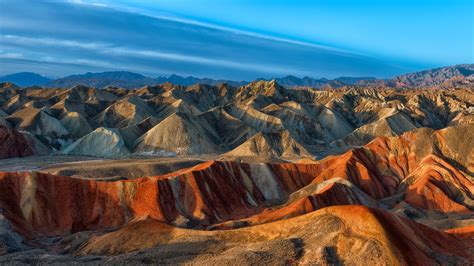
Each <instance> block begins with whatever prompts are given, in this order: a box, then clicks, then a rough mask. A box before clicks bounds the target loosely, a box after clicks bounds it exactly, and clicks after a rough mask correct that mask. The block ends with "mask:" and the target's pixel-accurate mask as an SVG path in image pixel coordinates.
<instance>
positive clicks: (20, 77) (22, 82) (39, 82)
mask: <svg viewBox="0 0 474 266" xmlns="http://www.w3.org/2000/svg"><path fill="white" fill-rule="evenodd" d="M51 81H53V80H52V79H49V78H47V77H45V76H42V75H40V74H36V73H32V72H20V73H15V74H10V75H6V76H3V77H0V82H11V83H14V84H16V85H18V86H21V87H29V86H43V85H46V84H47V83H49V82H51Z"/></svg>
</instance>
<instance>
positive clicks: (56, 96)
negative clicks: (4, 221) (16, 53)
mask: <svg viewBox="0 0 474 266" xmlns="http://www.w3.org/2000/svg"><path fill="white" fill-rule="evenodd" d="M5 86H6V85H5ZM473 102H474V92H473V90H472V88H460V89H447V90H431V89H418V90H412V91H406V90H398V89H387V88H383V89H373V88H361V87H344V88H341V89H337V90H332V89H331V90H314V89H310V88H306V89H286V88H284V87H282V86H280V85H279V84H278V83H277V82H275V81H270V82H267V81H256V82H252V83H249V84H247V85H245V86H242V87H239V88H235V87H232V86H229V85H219V86H210V85H193V86H189V87H183V86H174V85H171V84H165V85H159V86H154V87H143V88H141V89H138V90H123V89H113V88H109V89H107V90H97V89H93V88H88V87H83V86H76V87H73V88H69V89H41V88H28V89H19V88H17V87H14V86H13V87H5V88H3V89H2V94H1V95H0V111H1V112H0V118H1V120H0V122H1V124H2V125H4V126H8V127H11V128H13V129H16V130H22V131H25V132H27V133H29V134H30V135H32V136H33V137H34V138H32V139H35V140H36V141H37V142H39V143H33V144H34V145H36V146H38V145H39V146H45V147H47V148H48V149H49V150H50V151H51V152H53V153H68V152H67V151H69V150H71V149H72V148H68V146H70V145H72V144H73V143H74V142H77V141H78V140H79V139H81V138H84V137H86V135H88V134H91V133H92V132H93V131H94V130H96V129H98V128H109V129H111V130H114V131H115V133H114V134H115V135H116V137H117V138H118V139H122V140H123V142H124V144H125V148H126V149H127V151H128V153H132V154H139V155H168V156H170V155H180V156H187V155H197V154H210V155H219V154H226V155H228V156H230V157H264V158H297V157H302V156H304V157H316V158H322V157H325V156H327V155H328V154H334V153H341V152H343V151H345V150H348V149H350V148H352V147H356V146H360V145H364V144H366V143H368V142H369V141H371V140H373V139H374V138H376V137H378V136H398V135H400V134H403V133H404V132H407V131H411V130H414V129H417V128H421V127H428V128H433V129H441V128H444V127H447V126H455V125H467V124H470V123H472V122H473V121H474V109H473V108H474V104H473ZM94 137H97V138H98V137H99V135H98V134H92V135H90V136H89V138H94ZM91 141H92V140H91ZM109 147H110V148H112V147H113V146H109ZM43 150H44V149H43ZM64 151H66V152H64ZM95 151H96V149H90V150H88V151H87V149H86V150H85V151H84V152H82V153H81V154H83V155H90V156H106V157H111V156H115V155H119V154H121V153H119V154H116V153H115V152H114V151H112V150H108V147H103V149H101V153H100V154H97V153H96V152H95Z"/></svg>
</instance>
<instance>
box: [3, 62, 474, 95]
mask: <svg viewBox="0 0 474 266" xmlns="http://www.w3.org/2000/svg"><path fill="white" fill-rule="evenodd" d="M466 78H467V79H469V80H474V64H464V65H455V66H448V67H442V68H436V69H430V70H425V71H420V72H415V73H409V74H404V75H400V76H397V77H394V78H392V79H377V78H374V77H339V78H336V79H326V78H321V79H316V78H311V77H303V78H298V77H295V76H291V75H290V76H286V77H282V78H273V79H274V80H275V81H276V82H277V83H278V84H280V85H282V86H284V87H313V88H322V87H332V88H340V87H343V86H346V85H361V86H368V85H369V86H377V85H383V86H389V87H421V86H424V87H426V86H436V85H440V84H442V83H444V82H447V81H450V80H452V79H456V80H457V81H459V79H461V80H462V79H466ZM257 80H267V81H268V80H272V79H257ZM0 82H11V83H14V84H16V85H18V86H21V87H28V86H43V87H72V86H75V85H85V86H88V87H95V88H104V87H107V86H114V87H122V88H127V89H133V88H140V87H143V86H146V85H156V84H162V83H166V82H169V83H172V84H176V85H183V86H189V85H193V84H197V83H199V84H208V85H217V84H220V83H227V84H229V85H231V86H235V87H239V86H243V85H246V84H248V83H249V81H235V80H217V79H211V78H197V77H192V76H189V77H182V76H178V75H174V74H173V75H171V76H169V77H158V78H151V77H146V76H144V75H141V74H137V73H133V72H127V71H110V72H102V73H91V72H88V73H85V74H79V75H71V76H67V77H64V78H59V79H55V80H52V79H49V78H47V77H44V76H42V75H39V74H36V73H31V72H21V73H15V74H11V75H6V76H3V77H0Z"/></svg>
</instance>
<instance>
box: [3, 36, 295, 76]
mask: <svg viewBox="0 0 474 266" xmlns="http://www.w3.org/2000/svg"><path fill="white" fill-rule="evenodd" d="M0 42H2V43H10V44H15V45H28V46H36V47H37V46H39V45H43V46H49V47H51V46H55V47H59V48H73V49H83V50H88V51H92V52H95V53H100V54H104V55H113V56H129V57H136V58H146V59H150V58H159V59H165V60H171V61H179V62H185V63H196V64H204V65H210V66H220V67H227V68H233V69H246V70H249V69H250V70H255V71H258V72H270V71H271V72H277V73H281V74H285V73H287V72H288V71H289V69H288V68H285V67H279V66H276V65H266V64H255V63H253V62H238V61H232V60H225V59H220V58H210V57H202V56H194V55H187V54H182V53H172V52H163V51H159V50H158V49H157V50H145V49H133V48H127V47H120V46H116V45H114V44H111V43H84V42H81V41H78V40H61V39H54V38H32V37H25V36H17V35H0ZM10 55H11V56H13V55H15V54H10ZM10 58H14V57H10ZM82 61H83V62H85V61H84V59H82ZM89 61H90V62H92V61H93V60H89ZM96 62H97V61H96ZM102 66H103V65H102ZM110 66H112V64H109V65H107V67H110ZM293 71H294V70H293ZM298 71H300V72H301V71H302V70H298Z"/></svg>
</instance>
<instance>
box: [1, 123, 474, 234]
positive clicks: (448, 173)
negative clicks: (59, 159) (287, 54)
mask: <svg viewBox="0 0 474 266" xmlns="http://www.w3.org/2000/svg"><path fill="white" fill-rule="evenodd" d="M442 134H444V133H443V132H441V133H440V132H436V133H430V135H429V136H430V137H431V138H436V139H441V137H442ZM419 137H420V136H419V134H418V133H416V134H415V133H407V134H404V135H403V136H401V137H389V138H378V139H376V140H374V141H373V142H371V143H369V144H368V145H367V146H365V147H362V148H357V149H354V150H352V151H349V152H347V153H345V154H343V155H340V156H334V157H330V158H327V159H325V160H322V161H319V162H315V163H313V164H296V163H281V164H246V163H237V162H230V161H209V162H206V163H203V164H199V165H197V166H194V167H192V168H188V169H183V170H179V171H177V172H174V173H170V174H166V175H162V176H155V177H146V178H139V179H134V180H125V181H123V180H121V181H114V182H106V181H95V180H86V179H78V178H71V177H63V176H54V175H49V174H43V173H34V172H32V173H27V172H23V173H1V174H0V207H1V208H2V209H3V210H4V214H5V216H6V217H7V218H9V219H10V220H11V221H13V225H14V226H15V227H16V228H17V230H19V231H22V232H34V233H40V234H47V235H54V234H63V233H67V232H77V231H81V230H87V229H102V228H109V227H119V226H121V225H123V224H125V223H127V222H128V221H130V220H134V219H144V218H147V217H149V218H153V219H156V220H158V221H163V222H166V223H169V224H173V225H177V226H180V227H198V228H205V227H207V226H218V227H220V226H223V227H228V226H231V227H235V226H238V224H240V225H241V224H242V223H233V222H231V224H230V225H229V223H226V222H228V221H234V222H245V224H247V223H250V224H258V223H262V222H270V221H274V220H279V219H282V218H287V217H293V216H297V215H301V214H304V213H307V212H311V211H313V210H316V209H320V208H323V207H327V206H332V205H347V204H358V205H360V204H362V205H366V206H370V207H377V206H378V204H379V203H378V200H381V199H384V198H388V197H392V196H395V195H398V196H399V197H400V198H401V199H400V201H399V203H398V204H400V202H402V201H404V202H406V203H408V204H410V205H412V206H416V207H418V208H421V209H425V210H432V211H439V212H444V213H464V214H469V213H473V211H472V209H473V198H474V197H473V190H474V183H473V181H472V179H471V178H470V177H468V176H466V173H465V172H463V171H461V170H459V169H458V168H456V167H453V166H452V165H451V164H449V163H448V162H447V161H446V160H447V159H442V158H441V157H443V156H444V155H443V151H442V150H440V148H437V149H433V148H432V147H427V148H426V147H425V148H423V149H421V148H420V145H418V144H417V142H419V141H426V140H424V139H421V140H420V139H419ZM420 149H421V150H420ZM445 149H447V148H445ZM389 207H390V206H389ZM391 207H396V206H391Z"/></svg>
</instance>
